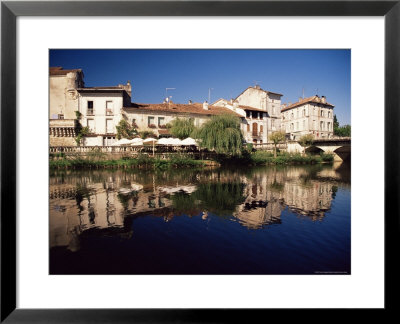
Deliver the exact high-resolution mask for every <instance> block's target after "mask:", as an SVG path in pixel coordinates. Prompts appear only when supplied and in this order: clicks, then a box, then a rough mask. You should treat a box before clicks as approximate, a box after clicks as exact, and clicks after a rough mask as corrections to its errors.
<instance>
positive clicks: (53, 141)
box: [50, 135, 76, 146]
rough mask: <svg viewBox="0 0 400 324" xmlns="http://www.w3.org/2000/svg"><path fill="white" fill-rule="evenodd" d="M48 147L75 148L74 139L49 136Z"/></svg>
mask: <svg viewBox="0 0 400 324" xmlns="http://www.w3.org/2000/svg"><path fill="white" fill-rule="evenodd" d="M50 146H76V142H75V138H74V137H57V136H51V135H50Z"/></svg>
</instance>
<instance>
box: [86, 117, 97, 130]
mask: <svg viewBox="0 0 400 324" xmlns="http://www.w3.org/2000/svg"><path fill="white" fill-rule="evenodd" d="M87 127H88V128H89V130H90V131H91V132H94V131H95V127H94V119H88V120H87Z"/></svg>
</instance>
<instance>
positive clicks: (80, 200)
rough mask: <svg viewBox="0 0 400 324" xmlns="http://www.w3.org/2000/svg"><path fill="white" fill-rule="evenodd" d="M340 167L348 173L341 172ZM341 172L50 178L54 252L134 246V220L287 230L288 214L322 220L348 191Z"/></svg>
mask: <svg viewBox="0 0 400 324" xmlns="http://www.w3.org/2000/svg"><path fill="white" fill-rule="evenodd" d="M341 168H342V169H341ZM349 174H350V172H347V169H346V168H345V170H344V171H343V166H339V165H336V166H333V167H332V166H327V167H323V166H313V167H286V168H266V167H264V168H256V169H249V170H246V171H237V170H236V171H230V170H202V171H192V170H182V171H176V172H157V173H154V172H151V171H145V172H139V171H132V172H122V171H115V172H107V171H93V172H70V171H68V172H66V173H60V174H57V173H56V174H54V175H52V176H51V177H50V247H56V246H66V247H67V248H68V249H69V250H71V251H77V250H79V249H80V241H79V236H80V235H102V236H104V235H110V236H113V237H120V238H123V239H129V238H131V237H132V235H134V233H133V230H134V228H132V224H131V223H132V219H135V218H137V217H143V216H148V215H152V216H156V217H162V218H163V219H164V221H166V222H168V221H171V220H172V219H173V218H174V217H179V216H181V215H186V216H190V217H194V216H196V217H197V216H198V217H200V218H201V219H202V220H204V221H209V219H210V217H211V215H216V216H221V217H224V218H225V219H227V220H228V221H235V222H237V223H239V224H240V225H242V226H245V227H246V228H249V229H260V228H263V227H265V226H268V225H273V224H281V222H282V212H283V210H284V209H286V208H288V209H289V210H290V211H291V212H293V213H295V214H296V215H297V216H298V217H304V218H307V219H310V220H312V221H321V220H323V218H324V217H325V216H326V212H327V211H329V210H330V207H331V203H332V199H334V197H335V193H336V191H337V188H338V187H337V186H338V184H340V185H341V186H348V187H350V180H349V179H350V178H349Z"/></svg>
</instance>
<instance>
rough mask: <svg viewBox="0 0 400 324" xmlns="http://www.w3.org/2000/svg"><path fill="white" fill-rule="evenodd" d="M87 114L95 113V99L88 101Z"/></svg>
mask: <svg viewBox="0 0 400 324" xmlns="http://www.w3.org/2000/svg"><path fill="white" fill-rule="evenodd" d="M86 115H89V116H90V115H94V111H93V101H88V102H87V113H86Z"/></svg>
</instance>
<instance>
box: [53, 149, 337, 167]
mask: <svg viewBox="0 0 400 324" xmlns="http://www.w3.org/2000/svg"><path fill="white" fill-rule="evenodd" d="M215 160H216V161H202V160H194V159H193V158H192V157H190V156H186V155H184V154H176V155H172V156H170V157H169V158H168V159H160V158H153V157H151V156H148V155H139V156H138V157H137V158H122V159H114V160H108V159H105V158H104V157H103V156H102V157H92V156H89V157H86V158H83V157H73V158H68V159H67V158H65V157H61V156H60V157H58V159H52V160H50V168H51V169H99V168H110V169H114V168H115V169H119V168H146V169H151V168H153V169H162V170H163V169H169V168H200V167H205V166H210V165H212V166H216V165H219V164H221V165H238V166H241V165H285V164H318V163H330V162H333V154H326V153H323V154H321V155H302V154H298V153H297V154H293V153H285V152H282V153H279V154H278V155H277V157H276V158H274V155H273V153H271V152H266V151H256V152H252V153H249V152H247V151H245V152H244V153H243V154H242V155H240V156H227V155H223V154H221V155H217V156H216V157H215Z"/></svg>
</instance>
